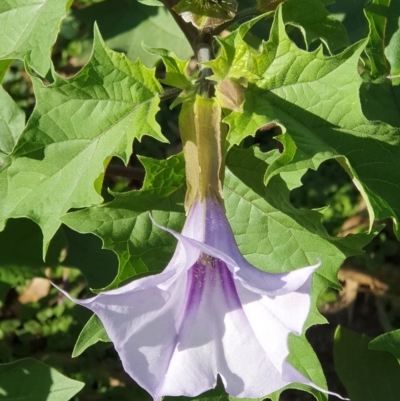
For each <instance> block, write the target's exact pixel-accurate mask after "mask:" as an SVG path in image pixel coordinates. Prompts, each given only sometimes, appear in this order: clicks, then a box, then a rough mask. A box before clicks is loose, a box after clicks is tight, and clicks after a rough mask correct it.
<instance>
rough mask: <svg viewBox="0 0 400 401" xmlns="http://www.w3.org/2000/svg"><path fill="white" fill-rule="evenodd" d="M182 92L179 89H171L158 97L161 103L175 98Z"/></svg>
mask: <svg viewBox="0 0 400 401" xmlns="http://www.w3.org/2000/svg"><path fill="white" fill-rule="evenodd" d="M181 92H182V89H180V88H171V89H167V90H165V91H164V93H163V94H162V95H161V96H160V100H161V101H162V102H163V101H164V100H168V99H172V98H174V97H177V96H178V95H179V94H180V93H181Z"/></svg>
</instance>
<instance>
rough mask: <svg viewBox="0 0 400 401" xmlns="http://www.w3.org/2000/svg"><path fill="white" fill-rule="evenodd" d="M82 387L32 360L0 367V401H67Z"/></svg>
mask: <svg viewBox="0 0 400 401" xmlns="http://www.w3.org/2000/svg"><path fill="white" fill-rule="evenodd" d="M83 386H84V383H81V382H78V381H76V380H71V379H68V378H67V377H65V376H64V375H62V374H61V373H58V372H57V371H56V370H55V369H53V368H51V367H50V366H48V365H46V364H44V363H42V362H40V361H37V360H36V359H33V358H26V359H20V360H18V361H15V362H12V363H4V364H0V395H1V399H2V400H4V401H14V400H17V399H18V400H19V401H38V400H46V401H69V400H70V399H71V397H73V396H74V395H75V394H76V393H78V392H79V391H80V390H81V389H82V388H83Z"/></svg>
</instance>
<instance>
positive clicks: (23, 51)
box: [0, 0, 72, 76]
mask: <svg viewBox="0 0 400 401" xmlns="http://www.w3.org/2000/svg"><path fill="white" fill-rule="evenodd" d="M71 4H72V1H71V0H35V1H34V2H33V1H31V0H2V1H1V2H0V37H1V43H0V59H14V58H18V59H20V60H23V59H24V58H25V57H27V59H28V61H29V64H30V65H31V66H32V68H33V69H34V70H35V71H37V72H38V73H39V74H40V75H42V76H45V75H46V74H47V72H48V71H49V70H50V65H51V58H50V57H51V49H52V46H53V44H54V42H55V41H56V38H57V35H58V30H59V28H60V24H61V21H62V20H63V19H64V18H65V16H66V13H67V10H68V9H69V7H70V6H71Z"/></svg>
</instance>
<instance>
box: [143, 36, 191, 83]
mask: <svg viewBox="0 0 400 401" xmlns="http://www.w3.org/2000/svg"><path fill="white" fill-rule="evenodd" d="M143 48H144V49H145V50H146V51H147V52H148V53H150V54H154V55H157V56H160V57H161V58H162V60H163V62H164V64H165V68H166V73H167V76H166V77H165V78H164V79H160V81H161V82H162V83H163V84H165V85H169V86H176V87H177V88H180V89H190V88H192V87H193V84H192V82H191V81H190V79H189V78H188V76H187V68H188V64H189V62H190V60H180V59H179V58H178V57H176V56H175V54H174V53H173V52H169V51H168V50H165V49H158V48H157V49H156V48H152V47H148V46H146V45H145V44H143Z"/></svg>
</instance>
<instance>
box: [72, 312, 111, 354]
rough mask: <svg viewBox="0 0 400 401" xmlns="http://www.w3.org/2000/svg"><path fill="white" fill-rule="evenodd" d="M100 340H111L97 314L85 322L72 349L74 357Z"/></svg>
mask: <svg viewBox="0 0 400 401" xmlns="http://www.w3.org/2000/svg"><path fill="white" fill-rule="evenodd" d="M99 341H103V342H110V341H111V340H110V339H109V338H108V335H107V333H106V330H105V328H104V326H103V324H102V323H101V320H100V319H99V318H98V317H97V315H93V316H92V317H91V318H90V319H89V320H88V321H87V323H86V324H85V326H84V327H83V329H82V331H81V332H80V334H79V337H78V339H77V340H76V344H75V347H74V350H73V351H72V358H76V357H77V356H79V355H81V354H82V353H83V352H84V351H85V349H86V348H89V347H90V346H91V345H93V344H96V343H97V342H99Z"/></svg>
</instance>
